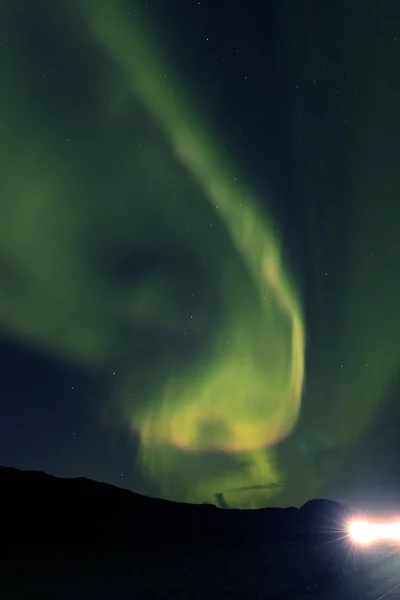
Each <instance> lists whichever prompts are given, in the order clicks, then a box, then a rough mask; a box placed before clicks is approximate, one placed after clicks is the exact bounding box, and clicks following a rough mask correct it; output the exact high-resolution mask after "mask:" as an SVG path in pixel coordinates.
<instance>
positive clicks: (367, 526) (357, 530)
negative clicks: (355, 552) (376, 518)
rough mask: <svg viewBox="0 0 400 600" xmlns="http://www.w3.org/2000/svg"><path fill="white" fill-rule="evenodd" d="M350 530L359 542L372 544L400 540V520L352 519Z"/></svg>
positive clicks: (351, 535)
mask: <svg viewBox="0 0 400 600" xmlns="http://www.w3.org/2000/svg"><path fill="white" fill-rule="evenodd" d="M348 532H349V535H350V537H351V539H352V540H353V541H354V542H356V543H357V544H371V543H373V542H378V541H385V540H386V541H390V542H395V541H398V542H400V521H392V522H389V523H373V522H369V521H361V520H355V521H350V523H349V525H348Z"/></svg>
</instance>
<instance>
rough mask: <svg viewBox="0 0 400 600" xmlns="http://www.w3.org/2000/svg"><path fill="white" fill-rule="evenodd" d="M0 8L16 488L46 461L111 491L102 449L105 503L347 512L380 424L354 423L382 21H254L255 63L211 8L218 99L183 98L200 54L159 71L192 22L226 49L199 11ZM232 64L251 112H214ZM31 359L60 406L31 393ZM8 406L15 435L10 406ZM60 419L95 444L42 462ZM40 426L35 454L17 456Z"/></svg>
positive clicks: (393, 299)
mask: <svg viewBox="0 0 400 600" xmlns="http://www.w3.org/2000/svg"><path fill="white" fill-rule="evenodd" d="M6 4H7V3H6ZM8 4H9V5H10V6H9V7H8V8H9V10H5V14H8V15H9V16H8V17H7V18H5V19H3V22H2V30H1V44H2V45H1V50H0V52H1V55H0V56H1V70H0V78H1V79H0V86H1V89H2V90H3V92H2V94H1V96H0V103H1V113H0V114H1V117H0V118H1V142H0V144H1V146H0V148H1V157H2V171H1V179H0V190H1V198H2V201H1V202H2V218H1V220H0V232H1V234H0V281H1V285H2V290H3V291H2V294H1V296H0V326H1V330H2V332H3V339H4V344H3V346H4V351H3V354H5V355H7V356H8V357H9V356H11V359H10V358H7V361H9V362H12V361H14V363H18V361H19V360H21V359H19V358H18V356H19V354H18V353H19V351H21V352H28V353H30V354H31V355H33V356H35V359H34V361H35V365H39V364H41V365H42V366H41V367H35V370H37V371H38V372H39V371H40V374H38V375H37V377H38V379H36V381H35V378H33V379H34V383H32V381H27V382H26V385H27V388H26V390H22V388H21V383H20V382H19V383H18V384H17V383H16V382H15V381H14V380H13V378H12V376H11V375H10V376H8V377H5V378H4V380H5V382H3V388H4V389H3V391H2V403H5V406H8V408H7V410H6V414H7V418H6V422H7V425H4V430H3V429H2V430H1V431H0V436H1V438H2V439H0V453H1V454H4V455H5V456H6V457H7V456H9V457H10V458H9V461H11V462H12V461H14V463H18V464H17V466H22V467H23V466H25V465H27V466H30V465H34V468H45V466H41V465H40V464H39V462H40V458H39V457H40V456H42V457H43V454H44V453H47V454H49V453H51V454H57V453H58V454H59V456H60V462H57V460H55V461H54V462H52V463H51V462H50V463H48V464H49V466H48V468H49V469H52V470H53V471H54V472H56V471H57V473H56V474H58V472H61V473H65V472H66V473H68V474H80V475H85V476H88V477H94V478H102V479H107V478H108V479H113V477H110V475H109V474H108V473H109V471H108V470H107V469H106V467H105V463H107V461H111V462H113V461H115V454H118V452H119V451H116V448H118V447H120V448H122V447H123V455H124V458H123V463H124V482H123V483H124V484H125V485H129V486H130V487H132V488H133V489H137V490H138V491H145V492H146V491H149V490H150V493H155V494H158V495H163V496H165V497H168V498H172V499H178V500H185V501H190V502H214V501H215V497H216V494H221V493H222V494H223V497H224V499H225V501H226V502H227V503H228V504H229V505H230V506H235V507H236V506H238V507H248V506H250V507H258V506H264V505H276V504H283V505H285V504H288V503H293V504H298V503H300V502H303V501H305V500H307V499H308V498H310V497H312V496H314V495H317V494H322V493H326V494H330V495H332V496H336V497H338V498H342V497H343V498H346V499H348V498H350V500H352V499H353V498H355V497H356V496H357V493H358V489H357V490H356V489H355V488H354V487H353V488H352V487H351V485H352V482H353V481H354V473H359V472H361V471H362V470H363V469H364V471H365V470H366V472H367V473H369V474H370V473H372V472H373V471H374V467H373V465H372V463H371V454H373V455H374V456H375V457H376V456H378V455H379V456H382V457H383V456H385V452H386V453H388V454H391V453H392V452H393V448H392V447H387V448H386V450H384V449H383V448H382V447H381V446H382V443H381V442H379V439H381V437H382V432H383V431H385V428H386V427H387V425H385V423H384V422H382V424H380V425H379V430H373V429H371V428H372V427H373V423H374V422H376V420H377V418H378V416H379V419H381V418H382V419H383V421H384V420H385V418H386V417H384V416H382V415H384V414H386V413H385V411H389V412H390V410H392V408H390V407H391V406H392V403H393V401H394V400H393V394H394V396H395V395H396V393H397V394H398V393H399V390H397V392H396V389H395V386H396V385H398V384H397V383H396V379H397V377H398V369H399V366H400V345H399V343H398V339H399V338H400V320H399V319H398V317H397V306H398V304H399V301H400V287H399V284H398V280H397V277H396V268H397V260H398V258H400V242H399V239H400V238H399V236H398V234H397V229H398V225H399V224H400V213H399V209H398V207H397V200H396V198H397V196H398V193H399V189H400V185H399V184H400V181H399V178H400V177H399V169H398V159H399V151H398V148H397V145H396V139H398V137H399V133H400V123H399V118H398V111H397V106H398V105H399V102H398V101H399V100H400V98H399V91H400V84H399V76H398V73H397V72H396V65H397V66H399V64H400V63H399V50H398V45H397V44H398V42H397V38H396V31H397V29H396V23H397V24H399V22H400V14H399V8H398V7H397V4H396V3H395V2H394V0H393V1H390V2H387V3H384V4H382V6H381V7H378V6H377V4H376V3H372V2H371V3H367V6H363V9H362V10H361V8H357V7H358V5H356V3H355V2H350V3H346V8H345V4H344V3H343V10H342V9H341V8H340V10H338V9H337V3H334V2H333V1H332V2H331V1H329V2H327V3H326V6H324V9H323V11H322V12H320V13H318V14H317V15H314V13H313V12H312V11H311V8H310V5H309V3H308V4H307V3H305V2H304V3H303V2H300V3H298V4H297V5H296V10H295V9H294V8H293V6H291V3H289V2H288V3H280V4H279V7H275V8H274V10H272V8H270V9H268V10H270V11H271V12H270V13H268V15H267V16H266V15H264V18H265V19H267V22H268V23H269V27H270V28H271V29H272V30H273V31H274V39H273V41H268V42H265V47H264V50H263V52H264V55H263V54H262V53H261V57H260V56H256V55H257V51H256V48H257V47H258V46H257V44H258V43H259V40H260V39H263V35H262V34H261V33H260V31H259V29H258V28H257V18H256V17H257V13H256V12H255V14H254V15H253V16H251V14H250V12H249V13H248V14H247V16H246V18H245V19H244V21H243V19H242V18H241V15H240V14H239V15H235V13H234V11H233V12H232V14H231V15H230V16H226V15H225V12H224V9H223V7H222V6H220V5H219V4H218V3H217V5H218V9H215V10H217V12H218V13H221V15H225V17H226V19H228V21H229V19H230V21H229V22H230V26H231V27H232V28H233V30H234V29H235V27H236V28H239V24H240V23H241V21H243V30H242V35H243V40H244V41H245V42H246V43H245V44H244V45H245V46H249V48H248V49H247V50H246V52H247V54H246V53H245V58H243V59H242V62H240V64H239V63H238V64H237V65H236V66H235V65H234V64H233V65H232V66H229V67H228V66H225V62H224V61H223V63H222V66H219V67H215V69H216V70H218V69H220V74H219V75H218V76H217V75H215V76H214V79H215V80H216V81H218V82H219V88H218V89H221V90H222V91H218V90H217V91H216V89H215V86H214V88H211V89H210V86H208V85H207V86H204V87H201V86H202V81H203V77H204V75H203V71H206V70H208V71H210V70H211V69H212V65H213V60H214V62H215V58H214V59H212V57H211V58H210V55H212V54H213V53H214V57H215V56H220V54H218V53H219V52H220V50H219V45H218V43H217V42H215V46H214V49H213V51H211V50H209V49H204V50H203V51H202V50H201V47H199V48H197V47H196V48H195V49H196V53H197V54H196V56H200V58H199V59H198V60H199V61H200V62H199V63H198V73H197V71H196V69H193V68H191V67H190V66H189V65H188V60H183V59H184V58H186V59H187V58H188V54H187V53H188V51H189V50H188V48H189V47H191V46H193V44H195V43H194V42H193V43H192V41H189V42H185V39H186V37H188V38H190V31H192V29H191V28H195V26H196V27H197V25H199V30H200V31H203V30H202V27H205V28H207V27H208V28H209V29H210V30H211V31H212V32H213V33H214V32H215V35H214V37H215V38H219V43H221V45H222V47H225V46H226V47H227V48H229V47H230V44H231V51H232V54H233V55H235V54H240V53H241V52H242V50H240V52H239V49H238V48H237V47H236V46H237V45H238V44H236V45H235V44H233V43H232V38H231V34H229V35H228V33H226V29H225V28H224V27H223V26H221V25H217V24H216V23H217V21H216V22H214V17H210V14H211V13H210V10H211V9H210V8H209V7H208V6H207V3H205V4H203V7H202V8H201V10H203V11H204V12H203V15H206V17H203V18H204V19H205V21H204V22H203V21H201V20H200V22H199V23H198V22H197V20H196V19H197V17H196V16H195V15H196V12H195V11H196V10H197V8H195V6H193V7H191V8H190V9H188V11H189V13H188V14H187V15H185V16H183V12H182V11H183V7H181V8H176V9H175V10H174V11H172V13H171V14H169V16H168V17H167V16H166V13H165V6H164V4H163V3H162V2H160V3H159V6H158V5H157V4H156V5H154V6H153V7H152V8H151V9H150V8H148V9H147V7H146V6H145V5H142V4H139V3H137V2H122V1H114V0H113V1H112V2H111V1H109V0H85V1H82V2H76V3H74V2H73V3H70V2H61V3H58V5H57V7H55V6H50V5H48V4H45V3H41V4H39V5H38V6H35V7H32V5H31V4H30V3H28V2H22V3H20V5H19V7H18V9H16V8H15V7H13V6H12V3H8ZM199 4H200V3H198V4H197V3H195V5H196V6H198V5H199ZM350 5H351V6H352V10H350V8H348V7H349V6H350ZM271 6H272V5H271ZM214 8H215V7H214ZM199 10H200V8H199ZM247 10H248V11H250V8H249V9H247V8H246V9H245V8H244V7H243V11H247ZM258 10H261V9H258ZM308 10H310V11H311V12H310V13H308ZM265 11H267V9H265ZM175 12H176V14H175ZM192 12H193V14H192ZM207 15H208V16H207ZM259 16H260V15H259ZM225 17H224V18H225ZM209 18H211V21H212V25H210V23H209V21H207V19H209ZM185 19H186V20H187V23H188V24H187V31H186V32H185V31H182V35H181V37H179V38H177V37H176V35H175V34H176V32H177V31H178V30H179V28H180V27H181V28H182V27H183V23H186V21H185ZM191 19H192V20H191ZM359 23H361V24H363V25H365V26H362V27H361V26H358V24H359ZM246 28H247V29H246ZM252 28H254V31H253V29H252ZM246 32H247V35H246ZM251 32H253V34H252V33H251ZM210 35H211V34H210ZM204 39H205V40H206V41H207V42H208V41H209V40H208V38H205V37H204ZM248 40H250V41H248ZM196 43H197V42H196ZM232 44H233V45H232ZM272 44H273V45H272ZM272 48H274V52H272V51H271V49H272ZM193 52H194V51H193ZM202 52H203V54H202ZM226 52H228V50H227V51H226ZM270 54H271V55H270ZM272 55H273V56H274V57H275V58H273V56H272ZM276 56H277V57H278V58H276ZM232 60H233V59H232ZM232 60H231V62H232ZM268 61H270V62H269V63H268ZM273 61H275V62H273ZM228 62H229V61H228ZM264 64H266V65H267V66H268V68H269V69H272V65H274V66H275V69H277V70H278V72H279V75H278V76H275V78H274V77H273V76H272V75H271V76H269V75H266V70H267V69H264V68H263V65H264ZM200 65H202V67H200ZM241 69H244V70H245V72H246V73H247V72H248V71H251V70H252V69H253V71H254V72H256V73H257V74H256V75H253V76H252V79H253V80H254V81H261V82H262V83H260V84H258V85H259V87H258V88H257V90H258V95H257V96H256V104H257V106H259V105H260V106H261V108H260V112H259V113H257V112H256V111H254V110H253V111H251V110H250V109H249V110H247V109H244V108H242V101H240V100H239V99H238V98H237V97H236V94H235V93H234V92H233V91H231V97H230V98H229V106H226V101H227V93H228V92H227V90H228V89H229V85H230V80H231V78H232V76H233V75H234V79H235V80H236V79H237V82H239V80H241V79H246V83H243V84H240V85H248V83H247V79H251V77H250V76H249V75H245V76H244V77H243V74H242V73H241ZM224 73H225V78H226V79H225V80H224ZM278 82H279V85H278ZM236 86H237V89H240V87H239V83H236ZM217 87H218V86H217ZM200 89H202V93H199V90H200ZM261 90H262V95H261ZM245 92H246V93H245ZM241 96H243V97H245V98H247V97H248V92H247V88H246V90H245V91H243V94H241ZM270 97H272V98H270ZM230 105H232V106H230ZM225 106H226V108H225V109H224V107H225ZM277 106H279V111H278V112H276V110H277V109H276V107H277ZM218 107H219V108H223V109H224V110H226V114H225V115H224V114H223V112H221V110H220V111H219V112H218V110H217V109H218ZM274 107H275V108H274ZM235 112H236V119H237V122H235V120H234V119H235ZM252 112H253V113H254V114H252ZM260 114H262V119H261V117H260ZM257 115H258V116H257ZM257 119H258V121H257ZM239 120H240V121H241V122H240V123H239ZM269 122H274V123H273V125H267V124H268V123H269ZM246 129H248V131H253V132H256V133H254V135H253V136H251V135H248V137H247V142H243V143H244V145H245V146H246V144H247V146H246V147H247V151H246V155H245V157H244V158H242V159H241V158H240V153H239V151H238V148H239V145H240V144H239V141H238V137H237V134H235V133H234V132H235V131H237V130H239V131H240V132H242V131H243V130H246ZM257 132H258V133H257ZM268 133H269V134H270V135H271V140H268V139H267V137H266V136H267V134H268ZM251 138H253V139H251ZM274 154H275V157H274ZM278 162H279V163H280V166H279V168H277V164H278ZM11 347H12V351H11V350H10V348H11ZM32 360H33V359H32ZM48 362H51V363H52V364H53V363H57V365H58V367H57V368H59V369H61V370H64V371H65V373H67V374H66V375H65V381H66V382H68V383H66V384H65V385H66V387H68V389H69V390H72V391H73V392H74V394H73V396H74V398H73V400H72V399H71V397H70V395H69V394H66V393H65V392H63V393H61V394H59V395H58V396H57V397H53V396H52V392H41V391H40V390H41V388H42V387H43V386H42V383H40V382H42V381H43V380H44V379H45V378H46V377H47V378H48V377H49V375H48V371H47V374H46V369H48V367H47V366H46V367H45V368H44V367H43V365H47V363H48ZM3 364H6V361H4V363H3ZM13 369H14V370H13ZM11 372H12V373H14V372H15V365H14V367H13V368H12V369H11ZM77 373H79V375H77ZM63 377H64V376H63ZM79 378H82V380H84V381H85V385H82V387H80V386H79V385H76V384H75V383H74V382H75V380H76V379H79ZM63 381H64V379H63ZM18 386H20V387H18ZM32 386H33V387H34V388H35V393H34V394H31V393H30V392H29V390H30V389H31V388H32ZM15 389H19V392H18V398H21V394H22V395H23V396H24V398H26V397H28V403H29V405H30V409H29V411H28V414H29V415H30V416H29V417H28V416H25V417H23V416H21V410H20V409H18V410H17V408H13V409H12V408H10V406H11V400H10V399H11V398H12V397H13V394H15V393H16V392H15ZM392 389H394V391H392ZM45 393H47V394H48V397H47V399H45V400H44V394H45ZM19 402H20V403H21V400H20V399H19ZM24 402H25V400H24ZM61 405H62V408H61ZM72 405H73V406H74V408H73V411H74V415H77V414H79V411H82V414H83V413H84V414H85V415H86V416H85V417H84V418H85V420H88V419H89V420H92V421H95V420H99V421H101V422H102V423H103V426H104V427H105V429H106V431H107V433H106V434H104V436H105V437H106V438H107V439H108V442H107V443H106V446H107V449H104V448H102V449H101V451H99V450H98V442H97V441H94V438H93V435H92V437H91V436H90V435H89V434H87V433H85V434H83V433H82V434H81V441H80V444H79V449H78V447H76V448H75V449H73V450H70V449H69V445H68V444H67V443H66V442H65V441H64V442H61V440H62V439H64V438H63V435H64V431H63V425H62V423H60V418H59V417H57V416H56V415H57V414H63V415H69V416H68V417H67V418H65V420H64V423H65V422H69V421H71V420H72V417H71V414H72V409H71V408H70V407H71V406H72ZM50 406H51V407H52V408H51V411H53V412H51V411H50V412H51V414H53V417H52V419H53V421H52V420H51V419H49V420H48V421H46V425H45V426H44V425H42V427H43V430H42V431H40V429H39V430H38V429H35V431H36V434H37V436H38V437H40V438H41V439H42V440H45V441H44V442H43V441H42V442H40V443H39V444H38V442H37V439H36V440H35V438H34V436H33V437H31V440H32V441H31V442H30V444H28V442H26V439H27V436H26V435H25V434H24V433H23V431H24V430H28V429H29V428H30V427H31V422H32V418H33V420H35V419H37V418H38V415H43V414H44V413H46V411H47V407H50ZM388 407H389V408H388ZM70 411H71V413H70ZM47 414H49V413H47ZM34 415H35V416H34ZM87 415H89V416H87ZM41 418H42V417H39V421H40V420H41ZM74 418H75V416H74ZM19 419H22V420H24V419H25V425H22V427H21V433H20V434H18V433H17V434H16V435H13V436H12V441H11V440H10V433H7V431H8V432H10V431H12V426H11V425H10V423H15V422H17V421H18V420H19ZM389 420H390V421H391V423H392V426H393V423H394V424H395V418H394V417H393V414H391V416H390V417H389ZM41 422H42V423H43V421H41ZM54 422H57V423H58V424H57V426H55V425H54ZM74 429H75V428H74ZM50 430H51V434H48V433H46V431H47V432H48V431H50ZM124 432H125V433H124ZM126 432H127V435H128V438H129V442H128V443H126V440H125V438H124V435H125V434H126ZM72 434H73V436H75V435H76V432H75V430H74V431H72ZM391 436H392V438H391V439H395V438H396V433H395V432H394V433H393V432H392V434H391ZM383 437H386V439H388V437H389V438H390V435H389V436H387V435H383ZM19 438H20V439H21V440H22V439H25V441H24V442H17V441H16V440H17V439H19ZM28 438H29V436H28ZM57 439H58V440H59V441H57ZM102 440H104V437H103V438H102ZM110 440H112V442H111V441H110ZM122 440H125V441H122ZM377 440H378V441H377ZM1 444H3V445H1ZM58 444H60V446H58ZM62 444H64V446H62ZM374 444H375V445H374ZM376 444H378V446H379V444H381V445H380V446H379V448H378V446H376ZM14 445H15V446H19V450H18V452H15V451H14V450H13V448H14ZM21 445H22V446H23V449H22V450H21ZM61 446H62V447H61ZM39 447H40V448H41V450H40V451H39V450H38V448H39ZM366 448H369V451H368V452H367V450H366ZM372 448H375V450H374V451H373V452H371V449H372ZM1 454H0V455H1ZM88 454H91V455H92V456H93V459H91V460H90V461H87V458H85V455H88ZM105 454H107V456H109V457H111V458H107V459H106V460H105V459H104V456H105ZM96 455H97V456H96ZM113 455H114V456H113ZM26 456H29V457H30V458H29V460H31V457H32V456H33V457H34V459H33V462H32V463H30V462H29V460H28V462H27V460H26V458H24V457H26ZM367 456H368V458H365V457H367ZM0 462H1V460H0ZM83 465H90V466H86V467H83ZM368 476H369V475H367V478H366V480H365V481H367V480H368ZM116 477H117V475H115V476H114V479H115V478H116ZM371 477H372V475H371ZM365 481H364V480H363V481H362V482H361V483H360V484H359V485H360V489H363V485H365ZM343 482H346V483H343ZM146 486H147V487H146Z"/></svg>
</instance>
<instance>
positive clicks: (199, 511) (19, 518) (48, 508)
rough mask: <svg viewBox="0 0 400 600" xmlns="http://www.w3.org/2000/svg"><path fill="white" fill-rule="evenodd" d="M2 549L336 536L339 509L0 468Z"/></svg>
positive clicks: (327, 503) (138, 547)
mask: <svg viewBox="0 0 400 600" xmlns="http://www.w3.org/2000/svg"><path fill="white" fill-rule="evenodd" d="M0 492H1V498H2V515H3V526H2V542H3V543H2V548H3V550H4V548H7V549H8V550H10V549H11V548H13V549H16V548H18V549H21V548H25V547H29V548H31V547H41V548H51V551H52V552H54V551H56V550H57V549H65V548H74V547H79V548H80V549H82V548H102V547H106V548H109V547H110V546H111V547H118V548H119V549H120V550H124V549H125V550H126V549H129V550H130V551H135V549H136V550H138V551H143V550H144V549H149V550H151V549H154V548H158V547H160V546H165V545H169V546H171V545H172V546H176V545H190V546H192V547H193V546H194V547H200V546H203V545H206V546H209V545H211V544H212V545H213V546H214V547H215V546H232V545H235V544H237V545H240V546H243V545H246V544H249V545H251V546H253V547H254V546H256V545H264V544H265V543H266V542H267V541H271V542H273V540H276V539H289V538H298V537H299V536H300V537H309V536H328V537H330V538H331V537H334V536H338V535H339V536H340V535H342V534H343V524H344V522H345V520H346V518H347V516H348V513H347V511H346V509H345V508H344V507H343V506H341V505H340V504H337V503H336V502H331V501H328V500H313V501H311V502H308V503H307V504H305V505H304V506H303V507H302V508H300V509H298V508H293V507H290V508H264V509H257V510H235V509H224V508H217V507H216V506H214V505H210V504H203V505H194V504H184V503H178V502H171V501H168V500H162V499H158V498H150V497H146V496H143V495H140V494H137V493H134V492H132V491H128V490H125V489H121V488H117V487H114V486H112V485H109V484H105V483H99V482H96V481H92V480H89V479H85V478H76V479H64V478H59V477H53V476H51V475H47V474H45V473H42V472H36V471H21V470H17V469H13V468H8V467H0Z"/></svg>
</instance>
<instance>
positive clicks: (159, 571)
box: [0, 468, 400, 600]
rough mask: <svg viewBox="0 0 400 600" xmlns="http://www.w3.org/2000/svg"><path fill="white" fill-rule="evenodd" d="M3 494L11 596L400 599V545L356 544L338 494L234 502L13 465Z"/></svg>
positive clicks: (3, 586) (5, 575) (4, 571)
mask: <svg viewBox="0 0 400 600" xmlns="http://www.w3.org/2000/svg"><path fill="white" fill-rule="evenodd" d="M0 493H1V520H2V528H1V543H0V553H1V556H0V599H1V600H13V599H15V600H22V599H26V600H61V599H62V600H64V599H65V600H66V599H69V598H71V599H76V600H80V599H82V600H90V599H91V598H96V599H99V600H103V599H106V598H110V599H115V600H119V599H121V600H122V599H140V598H149V599H150V598H152V599H154V600H157V599H162V598H176V599H178V598H193V599H195V598H205V599H210V600H212V599H214V598H248V599H249V600H250V599H252V598H255V599H260V600H261V599H269V598H270V599H275V600H278V599H279V600H285V599H286V600H294V599H296V600H297V599H300V598H310V597H314V598H318V599H319V598H321V599H325V598H326V599H328V598H329V599H330V598H332V599H333V598H340V599H343V600H346V599H347V598H348V599H353V598H354V599H356V598H357V599H358V598H361V599H362V600H369V599H371V600H372V599H374V600H375V599H376V600H377V599H378V598H383V597H385V598H386V597H390V598H393V597H398V598H400V559H398V558H397V554H396V553H395V552H389V550H387V551H385V552H383V553H382V552H381V553H380V554H377V553H375V554H374V553H373V552H372V551H368V552H367V551H365V550H364V551H363V552H362V553H357V552H356V550H355V549H354V548H352V547H351V545H350V543H349V541H348V540H347V538H346V536H345V531H344V526H345V523H346V520H347V519H348V517H349V515H348V513H347V511H346V510H345V509H344V508H343V507H342V506H340V505H338V504H336V503H334V502H329V501H326V500H315V501H312V502H309V503H307V504H306V505H304V506H303V507H302V508H301V509H295V508H288V509H262V510H257V511H235V510H223V509H218V508H216V507H214V506H211V505H210V506H209V505H202V506H195V505H185V504H179V503H173V502H167V501H164V500H159V499H153V498H146V497H144V496H140V495H138V494H134V493H132V492H129V491H126V490H121V489H118V488H115V487H113V486H109V485H106V484H101V483H96V482H93V481H89V480H86V479H71V480H68V479H60V478H55V477H51V476H49V475H45V474H43V473H36V472H24V471H18V470H14V469H8V468H0ZM397 586H398V587H397Z"/></svg>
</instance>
